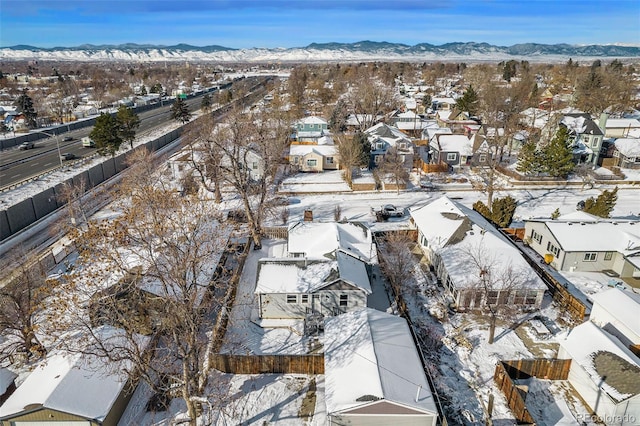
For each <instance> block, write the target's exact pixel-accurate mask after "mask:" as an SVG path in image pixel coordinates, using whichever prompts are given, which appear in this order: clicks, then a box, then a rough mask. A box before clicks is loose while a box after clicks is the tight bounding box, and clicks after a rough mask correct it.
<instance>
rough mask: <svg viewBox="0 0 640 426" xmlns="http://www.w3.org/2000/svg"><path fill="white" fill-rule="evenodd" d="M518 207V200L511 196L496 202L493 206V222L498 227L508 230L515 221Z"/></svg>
mask: <svg viewBox="0 0 640 426" xmlns="http://www.w3.org/2000/svg"><path fill="white" fill-rule="evenodd" d="M516 207H517V203H516V200H515V198H513V197H512V196H510V195H508V196H506V197H504V198H498V199H496V200H494V201H493V205H492V206H491V220H492V221H493V223H495V224H496V225H497V226H498V227H500V228H506V227H507V226H509V224H510V223H511V220H512V219H513V214H514V213H515V211H516Z"/></svg>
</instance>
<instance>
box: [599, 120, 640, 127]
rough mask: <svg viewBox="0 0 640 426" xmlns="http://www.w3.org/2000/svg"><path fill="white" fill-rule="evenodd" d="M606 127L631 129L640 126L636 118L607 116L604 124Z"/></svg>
mask: <svg viewBox="0 0 640 426" xmlns="http://www.w3.org/2000/svg"><path fill="white" fill-rule="evenodd" d="M606 128H607V129H633V128H640V120H638V119H636V118H609V119H607V124H606Z"/></svg>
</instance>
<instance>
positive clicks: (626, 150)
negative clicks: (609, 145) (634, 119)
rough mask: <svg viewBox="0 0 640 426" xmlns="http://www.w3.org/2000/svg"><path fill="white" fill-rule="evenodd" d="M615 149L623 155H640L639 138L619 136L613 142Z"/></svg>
mask: <svg viewBox="0 0 640 426" xmlns="http://www.w3.org/2000/svg"><path fill="white" fill-rule="evenodd" d="M613 145H614V146H615V147H616V150H618V152H620V153H621V154H622V155H624V156H625V157H640V139H636V138H621V139H616V140H615V141H614V142H613Z"/></svg>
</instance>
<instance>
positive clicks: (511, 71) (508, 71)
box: [502, 59, 517, 83]
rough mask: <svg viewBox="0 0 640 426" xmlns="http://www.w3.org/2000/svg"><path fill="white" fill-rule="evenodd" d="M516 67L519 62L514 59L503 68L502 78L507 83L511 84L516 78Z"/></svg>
mask: <svg viewBox="0 0 640 426" xmlns="http://www.w3.org/2000/svg"><path fill="white" fill-rule="evenodd" d="M516 65H517V62H516V61H514V60H513V59H512V60H510V61H507V62H506V63H505V64H504V66H503V67H502V78H503V79H504V80H505V81H506V82H508V83H510V82H511V79H512V78H513V77H515V76H516Z"/></svg>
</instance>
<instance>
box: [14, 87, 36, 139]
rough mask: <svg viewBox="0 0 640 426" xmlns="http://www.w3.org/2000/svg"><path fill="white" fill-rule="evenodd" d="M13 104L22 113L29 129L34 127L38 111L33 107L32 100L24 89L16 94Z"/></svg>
mask: <svg viewBox="0 0 640 426" xmlns="http://www.w3.org/2000/svg"><path fill="white" fill-rule="evenodd" d="M15 106H16V107H17V108H18V111H20V112H21V113H22V114H24V118H25V121H26V123H27V127H29V128H30V129H35V128H36V127H37V124H36V118H38V113H37V112H36V110H35V108H34V107H33V100H32V99H31V97H30V96H29V95H28V94H27V91H26V90H25V91H23V92H22V94H21V95H20V96H18V98H17V99H16V103H15Z"/></svg>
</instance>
